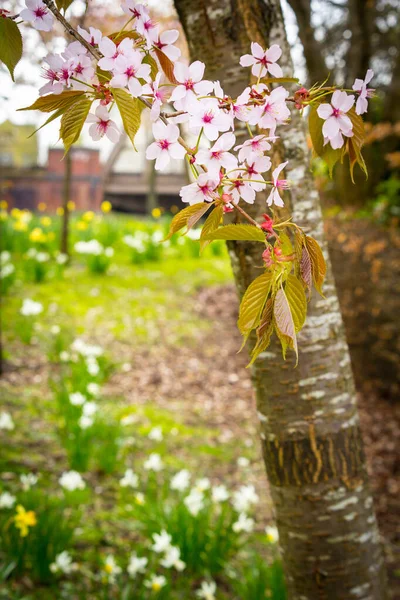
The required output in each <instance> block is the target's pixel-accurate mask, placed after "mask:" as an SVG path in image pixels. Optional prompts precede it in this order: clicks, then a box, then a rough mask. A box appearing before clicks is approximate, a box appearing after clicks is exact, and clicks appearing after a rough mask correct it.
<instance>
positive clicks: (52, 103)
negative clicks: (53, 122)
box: [18, 91, 85, 112]
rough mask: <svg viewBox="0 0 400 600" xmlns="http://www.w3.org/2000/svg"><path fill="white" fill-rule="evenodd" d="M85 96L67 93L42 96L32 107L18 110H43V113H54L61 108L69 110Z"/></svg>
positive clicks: (72, 92)
mask: <svg viewBox="0 0 400 600" xmlns="http://www.w3.org/2000/svg"><path fill="white" fill-rule="evenodd" d="M84 95H85V93H84V92H79V91H67V92H62V94H49V95H48V96H40V98H38V99H37V100H35V102H34V103H33V104H31V105H30V106H25V107H24V108H18V110H41V111H42V112H53V110H58V109H59V108H64V109H67V108H69V107H70V106H72V105H73V104H74V103H75V102H77V101H78V100H81V99H82V97H83V96H84Z"/></svg>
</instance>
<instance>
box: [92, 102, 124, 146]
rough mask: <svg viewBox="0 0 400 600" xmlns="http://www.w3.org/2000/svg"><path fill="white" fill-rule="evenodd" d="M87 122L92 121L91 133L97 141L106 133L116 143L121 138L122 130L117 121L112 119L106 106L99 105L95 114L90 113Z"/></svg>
mask: <svg viewBox="0 0 400 600" xmlns="http://www.w3.org/2000/svg"><path fill="white" fill-rule="evenodd" d="M86 121H87V123H92V125H91V126H90V127H89V134H90V136H91V138H92V140H94V141H95V142H97V141H98V140H100V139H101V138H102V137H104V135H106V136H107V137H108V139H109V140H111V141H112V142H114V143H116V142H118V140H119V137H120V132H119V129H118V127H117V124H116V123H115V121H112V120H111V119H110V115H109V112H108V110H107V109H106V107H105V106H101V105H100V106H98V107H97V108H96V111H95V114H92V113H89V114H88V116H87V119H86Z"/></svg>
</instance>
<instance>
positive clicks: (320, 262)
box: [305, 235, 326, 296]
mask: <svg viewBox="0 0 400 600" xmlns="http://www.w3.org/2000/svg"><path fill="white" fill-rule="evenodd" d="M305 245H306V248H307V251H308V254H309V257H310V261H311V272H312V278H313V281H314V285H315V289H316V290H317V291H318V292H319V293H320V294H321V296H322V284H323V283H324V279H325V275H326V262H325V258H324V255H323V254H322V250H321V248H320V247H319V244H318V242H316V241H315V240H314V238H312V237H309V236H308V235H306V236H305Z"/></svg>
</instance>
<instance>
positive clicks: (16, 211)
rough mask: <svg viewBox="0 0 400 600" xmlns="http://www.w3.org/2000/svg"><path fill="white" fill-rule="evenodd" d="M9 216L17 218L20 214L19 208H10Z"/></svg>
mask: <svg viewBox="0 0 400 600" xmlns="http://www.w3.org/2000/svg"><path fill="white" fill-rule="evenodd" d="M11 216H12V217H13V218H14V219H19V217H20V216H21V211H20V210H19V208H12V209H11Z"/></svg>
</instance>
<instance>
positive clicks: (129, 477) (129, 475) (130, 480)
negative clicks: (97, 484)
mask: <svg viewBox="0 0 400 600" xmlns="http://www.w3.org/2000/svg"><path fill="white" fill-rule="evenodd" d="M119 484H120V486H121V487H131V488H137V487H138V485H139V477H138V476H137V475H136V473H134V472H133V470H132V469H127V470H126V471H125V475H124V476H123V477H122V479H120V481H119Z"/></svg>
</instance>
